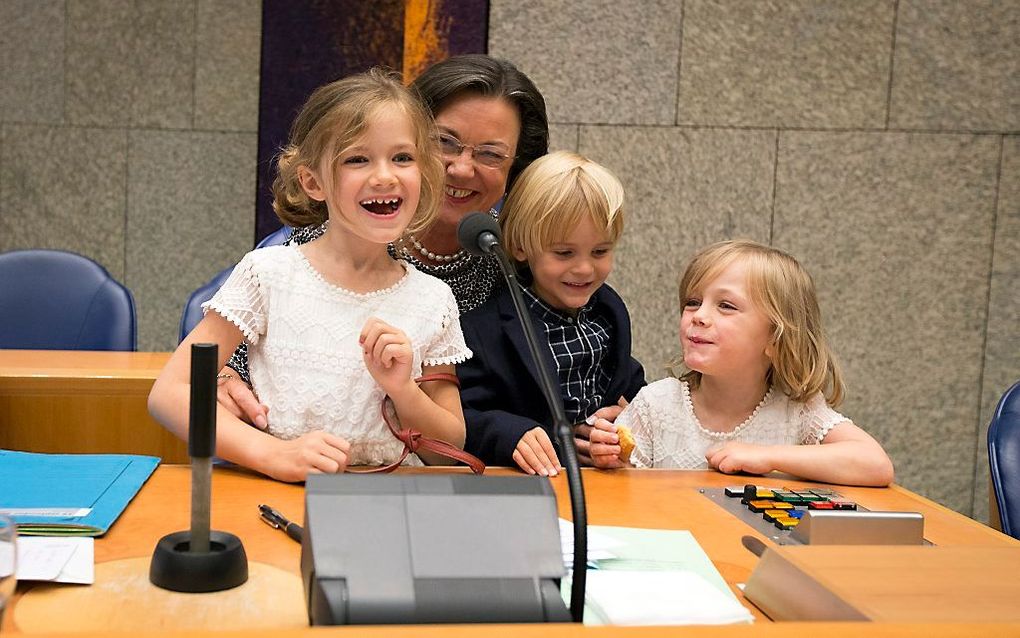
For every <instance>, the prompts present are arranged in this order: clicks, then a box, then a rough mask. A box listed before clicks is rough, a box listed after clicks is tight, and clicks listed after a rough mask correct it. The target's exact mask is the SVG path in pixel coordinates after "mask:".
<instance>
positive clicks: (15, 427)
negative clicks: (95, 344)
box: [0, 350, 188, 463]
mask: <svg viewBox="0 0 1020 638" xmlns="http://www.w3.org/2000/svg"><path fill="white" fill-rule="evenodd" d="M169 358H170V353H166V352H91V351H77V350H75V351H62V350H0V448H8V449H13V450H23V451H26V452H49V453H125V454H148V455H152V456H158V457H160V458H162V459H163V460H164V461H165V462H168V463H186V462H187V461H188V455H187V449H186V446H185V444H184V442H183V441H181V440H180V439H178V438H177V437H175V436H173V435H172V434H170V433H169V432H167V431H166V430H165V429H163V428H162V427H160V425H159V424H158V423H156V422H155V421H154V420H153V419H152V417H150V416H149V411H148V409H147V407H146V400H147V397H148V395H149V389H150V388H152V383H153V381H155V380H156V376H157V375H158V374H159V372H160V370H162V369H163V366H164V365H165V364H166V362H167V360H168V359H169Z"/></svg>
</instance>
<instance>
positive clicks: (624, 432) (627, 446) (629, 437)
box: [616, 425, 634, 463]
mask: <svg viewBox="0 0 1020 638" xmlns="http://www.w3.org/2000/svg"><path fill="white" fill-rule="evenodd" d="M616 435H617V436H618V437H620V460H621V461H623V462H625V463H626V462H627V461H629V460H630V453H631V452H633V451H634V435H633V434H632V433H631V431H630V428H628V427H627V426H626V425H618V426H616Z"/></svg>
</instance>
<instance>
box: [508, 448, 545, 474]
mask: <svg viewBox="0 0 1020 638" xmlns="http://www.w3.org/2000/svg"><path fill="white" fill-rule="evenodd" d="M532 456H534V455H532ZM513 459H514V463H516V464H517V467H519V468H521V469H522V470H524V471H525V472H527V473H528V474H532V475H534V474H538V473H539V470H541V467H540V466H537V467H532V466H531V462H530V461H529V460H528V459H527V458H525V456H524V454H523V453H522V452H521V448H520V447H518V449H516V450H514V453H513Z"/></svg>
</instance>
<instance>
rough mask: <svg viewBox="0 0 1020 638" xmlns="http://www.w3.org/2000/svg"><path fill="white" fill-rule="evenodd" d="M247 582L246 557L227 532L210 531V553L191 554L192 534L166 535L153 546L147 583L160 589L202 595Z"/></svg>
mask: <svg viewBox="0 0 1020 638" xmlns="http://www.w3.org/2000/svg"><path fill="white" fill-rule="evenodd" d="M247 580H248V556H247V555H246V554H245V552H244V545H242V544H241V539H239V538H238V537H237V536H234V535H233V534H230V533H228V532H221V531H218V530H212V531H210V532H209V551H207V552H192V551H191V532H190V531H181V532H174V533H172V534H167V535H166V536H164V537H163V538H161V539H159V542H158V543H156V550H155V551H154V552H153V553H152V562H151V563H150V564H149V581H150V582H151V583H152V584H153V585H155V586H157V587H162V588H163V589H169V590H171V591H180V592H187V593H193V594H198V593H204V592H213V591H222V590H224V589H232V588H234V587H237V586H238V585H243V584H244V583H245V582H246V581H247Z"/></svg>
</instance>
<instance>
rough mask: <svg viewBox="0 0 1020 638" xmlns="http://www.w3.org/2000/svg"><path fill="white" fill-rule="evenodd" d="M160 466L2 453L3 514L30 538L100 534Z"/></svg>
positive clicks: (124, 459) (116, 457)
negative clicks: (10, 518)
mask: <svg viewBox="0 0 1020 638" xmlns="http://www.w3.org/2000/svg"><path fill="white" fill-rule="evenodd" d="M157 465H159V458H157V457H155V456H136V455H132V454H35V453H31V452H13V451H10V450H0V514H7V515H9V516H11V517H12V518H13V519H14V522H15V523H17V524H18V533H19V534H22V535H26V536H102V535H103V534H105V533H106V530H108V529H110V526H111V525H113V522H114V521H116V520H117V517H119V516H120V514H121V512H123V511H124V508H125V507H127V504H128V503H129V502H130V501H131V499H132V498H134V496H135V494H137V493H138V490H139V489H141V487H142V484H143V483H145V481H146V480H147V479H148V478H149V476H151V475H152V472H153V470H155V469H156V466H157Z"/></svg>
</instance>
